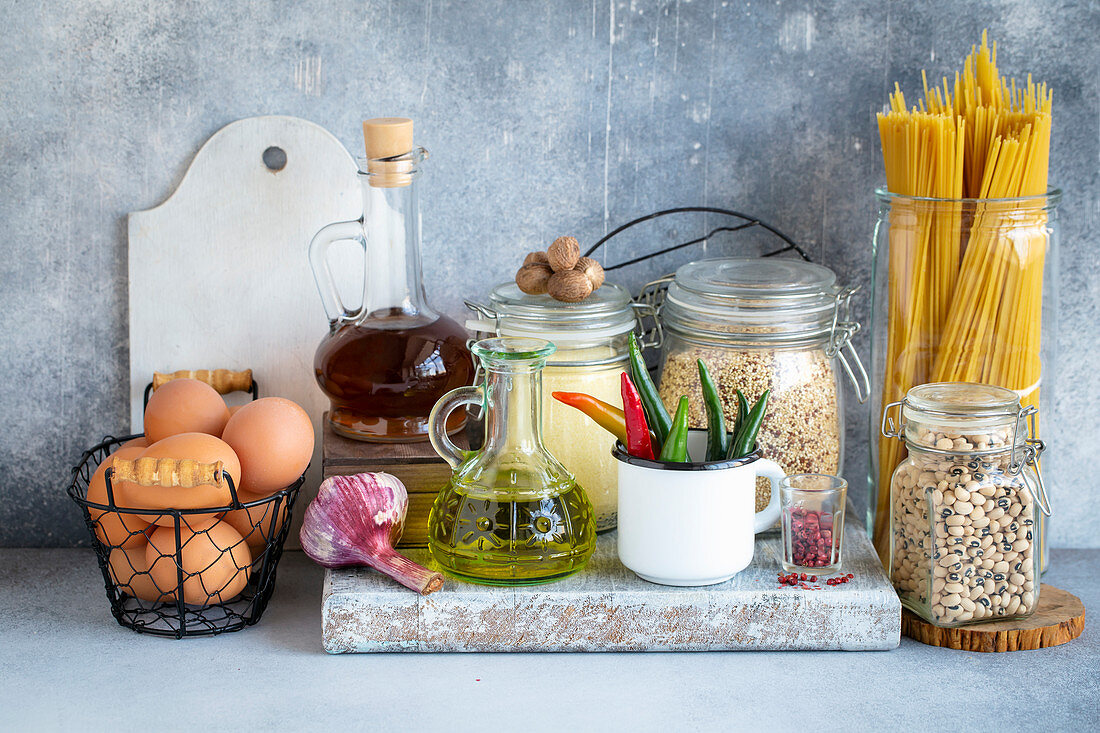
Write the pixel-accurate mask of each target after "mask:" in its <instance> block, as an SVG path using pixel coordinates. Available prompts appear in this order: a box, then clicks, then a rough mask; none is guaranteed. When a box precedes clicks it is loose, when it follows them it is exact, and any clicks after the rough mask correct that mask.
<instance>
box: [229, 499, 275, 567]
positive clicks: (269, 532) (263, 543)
mask: <svg viewBox="0 0 1100 733" xmlns="http://www.w3.org/2000/svg"><path fill="white" fill-rule="evenodd" d="M238 496H239V498H240V500H241V503H242V504H248V503H251V502H253V501H259V500H260V499H263V498H265V497H263V496H261V495H259V494H250V493H248V492H246V491H242V492H241V493H240V494H239V495H238ZM276 505H278V507H279V509H278V511H277V512H276V509H275V507H276ZM272 519H274V520H275V526H274V527H272V526H271V522H272ZM222 520H223V521H224V522H226V523H227V524H229V525H230V526H231V527H233V529H235V530H237V531H238V532H240V533H241V535H242V536H243V537H244V539H245V541H246V542H247V543H248V549H249V550H251V551H252V559H253V560H258V559H259V558H260V556H261V555H262V554H263V552H264V548H265V547H267V541H268V540H269V539H270V538H271V537H272V536H274V535H277V534H279V530H280V529H282V527H283V522H285V521H286V500H285V499H279V500H272V501H269V502H266V503H264V504H261V505H259V506H254V507H246V508H244V509H236V510H234V511H231V512H226V513H225V515H224V516H223V517H222Z"/></svg>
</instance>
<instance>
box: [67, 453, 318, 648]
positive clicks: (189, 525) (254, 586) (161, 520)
mask: <svg viewBox="0 0 1100 733" xmlns="http://www.w3.org/2000/svg"><path fill="white" fill-rule="evenodd" d="M140 437H142V436H141V435H140V434H137V435H127V436H125V437H122V438H114V437H107V438H105V439H104V440H103V441H102V442H100V443H98V444H97V445H95V446H93V447H91V448H89V449H88V450H86V451H85V452H84V454H83V455H82V456H81V458H80V463H79V464H77V466H75V467H74V468H73V477H72V482H71V483H70V484H69V487H68V494H69V496H70V497H71V498H72V499H73V501H75V502H76V503H77V505H78V506H80V508H81V511H82V512H83V515H84V521H85V524H86V525H87V527H88V531H89V532H90V533H91V535H92V545H93V547H94V548H95V551H96V557H97V559H98V560H99V567H100V570H102V572H103V581H104V584H105V586H106V590H107V599H108V600H109V601H110V603H111V613H112V614H113V615H114V617H115V619H117V620H118V623H119V624H121V625H122V626H125V627H127V628H130V629H133V630H134V631H137V632H140V633H143V634H155V635H157V636H170V637H175V638H177V639H180V638H183V637H186V636H212V635H214V634H221V633H224V632H227V631H239V630H240V629H243V628H244V627H246V626H251V625H252V624H255V623H256V622H257V621H259V620H260V617H261V616H262V615H263V612H264V609H265V608H266V607H267V603H268V601H269V600H270V599H271V594H272V592H273V591H274V590H275V573H276V570H277V569H278V565H279V558H280V556H281V555H282V551H283V543H284V542H285V541H286V537H287V534H288V533H289V531H290V523H291V517H292V513H293V508H294V502H295V500H296V499H297V497H298V492H299V489H300V488H301V486H302V482H303V481H304V480H305V476H304V474H303V476H301V477H299V478H298V480H297V481H295V482H294V483H293V484H291V485H290V486H287V487H286V488H284V489H282V490H280V491H276V492H275V493H273V494H271V495H270V496H265V497H264V498H262V499H259V500H257V501H248V502H242V501H241V499H240V496H239V495H238V493H237V489H236V487H235V486H234V485H233V479H232V477H230V475H229V473H228V472H227V471H223V472H222V480H223V481H226V482H227V483H228V488H229V492H230V495H231V497H232V501H231V502H229V503H228V504H226V505H225V506H219V507H204V508H201V509H163V510H154V509H140V508H132V507H128V506H121V505H120V504H119V502H118V500H117V498H116V485H115V484H116V482H115V481H114V477H113V475H112V474H113V473H114V469H113V468H108V469H106V470H104V471H103V472H101V473H100V472H97V471H96V467H97V466H98V465H99V464H101V463H102V462H103V460H104V459H105V458H107V457H108V456H109V455H110V454H111V453H113V452H114V451H115V450H117V449H118V447H120V446H121V445H123V444H124V443H126V442H128V441H130V440H134V439H137V438H140ZM97 474H99V475H98V476H97ZM94 480H95V481H98V480H103V482H104V483H105V485H106V496H107V498H106V500H105V501H91V500H89V499H88V490H89V486H90V485H91V484H92V482H93V481H94ZM231 512H238V513H243V514H244V516H245V517H247V519H248V521H247V525H246V531H245V532H239V531H237V530H236V529H233V528H231V527H230V529H229V531H227V529H226V527H227V525H228V524H229V522H227V521H223V520H222V519H221V517H226V516H232V515H230V513H231ZM212 515H221V517H219V518H214V517H213V516H212ZM238 516H240V515H238ZM196 563H198V564H197V565H196ZM185 568H186V569H185Z"/></svg>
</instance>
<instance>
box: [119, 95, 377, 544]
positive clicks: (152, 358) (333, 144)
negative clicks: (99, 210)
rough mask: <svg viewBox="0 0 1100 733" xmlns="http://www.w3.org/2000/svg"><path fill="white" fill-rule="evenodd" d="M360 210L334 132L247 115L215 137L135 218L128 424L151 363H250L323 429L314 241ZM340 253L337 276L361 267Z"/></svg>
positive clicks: (135, 420) (275, 392) (271, 392)
mask: <svg viewBox="0 0 1100 733" xmlns="http://www.w3.org/2000/svg"><path fill="white" fill-rule="evenodd" d="M269 148H278V149H280V150H282V151H283V152H284V153H285V166H284V167H283V168H282V169H281V170H272V169H271V168H270V167H269V166H268V165H267V164H265V162H264V153H265V151H267V150H268V149H269ZM271 157H276V158H277V157H278V156H277V153H276V154H275V155H274V156H272V155H271V154H269V158H271ZM276 164H277V161H276ZM362 211H363V209H362V199H361V195H360V192H359V183H358V180H357V178H356V165H355V161H354V160H353V159H352V157H351V155H349V154H348V151H347V150H346V149H345V148H344V146H343V145H342V144H341V143H340V142H339V141H338V140H337V139H336V138H335V137H333V135H332V134H331V133H329V132H328V131H327V130H325V129H324V128H322V127H320V126H318V125H315V124H313V123H312V122H308V121H306V120H302V119H298V118H295V117H252V118H248V119H244V120H239V121H237V122H234V123H232V124H230V125H227V126H226V127H223V128H222V129H221V130H219V131H218V132H217V133H215V134H214V136H213V137H211V138H210V139H209V140H207V141H206V143H205V144H204V145H203V146H202V148H201V149H200V150H199V152H198V153H197V154H196V155H195V159H194V161H192V163H191V166H190V167H189V168H188V170H187V173H186V175H185V176H184V178H183V180H182V181H181V182H180V184H179V186H178V187H177V188H176V190H175V192H174V193H172V195H171V196H169V197H168V199H167V200H166V201H165V202H164V203H162V204H161V205H160V206H157V207H156V208H153V209H149V210H147V211H137V212H134V213H131V214H130V218H129V240H130V404H131V410H130V419H131V428H132V429H133V431H134V432H139V431H140V430H141V424H142V394H143V392H144V390H145V385H146V384H147V383H148V382H149V381H150V379H151V378H152V375H153V372H154V371H167V372H171V371H175V370H177V369H215V368H227V369H245V368H251V369H252V371H253V374H254V376H255V378H256V380H257V382H258V383H259V387H260V394H261V396H280V397H287V398H289V399H292V400H294V401H295V402H297V403H298V404H300V405H302V406H303V407H304V408H305V409H306V410H307V411H308V412H309V414H310V417H312V418H313V422H314V427H315V428H316V427H317V426H319V425H320V420H321V414H322V413H323V412H324V410H325V409H327V407H328V404H327V400H326V399H325V398H324V395H323V394H322V393H321V391H320V389H319V388H318V387H317V383H316V382H315V381H314V377H313V352H314V350H315V349H316V348H317V344H318V343H319V342H320V340H321V337H322V336H323V335H324V334H325V332H326V331H327V328H328V321H327V319H326V317H325V313H324V310H323V308H322V307H321V301H320V298H319V297H318V295H317V289H316V286H315V285H314V282H313V275H312V273H311V271H310V267H309V260H308V257H307V249H308V245H309V241H310V239H311V238H312V237H313V235H314V234H315V233H316V232H317V230H318V229H320V228H321V227H322V226H324V225H325V224H328V223H330V222H334V221H339V220H349V219H357V218H359V217H360V216H361V215H362ZM335 254H336V256H337V257H340V258H341V261H339V262H335V261H334V262H333V265H334V267H333V272H334V273H336V272H343V273H353V272H356V271H358V272H361V271H362V264H361V263H362V250H360V251H359V258H358V260H355V259H353V257H354V254H353V253H352V252H351V251H350V250H345V251H344V252H343V253H335ZM356 263H358V264H356ZM345 264H346V266H343V265H345ZM359 281H360V282H361V276H360V279H359ZM352 282H354V278H353V277H352ZM360 287H361V286H360ZM350 301H351V303H352V304H354V303H356V302H357V300H356V298H355V297H351V298H350ZM242 399H243V398H242ZM317 435H318V436H319V435H320V433H319V432H318V433H317ZM320 448H321V441H320V439H319V438H318V440H317V449H316V451H315V453H314V461H313V466H312V468H311V470H310V476H309V477H307V482H306V489H307V490H306V491H305V492H304V494H303V496H302V497H301V500H302V501H303V503H301V504H299V506H298V508H297V510H296V512H295V513H296V514H297V515H299V516H300V515H301V511H302V509H303V508H304V506H305V504H304V501H305V500H308V499H309V498H311V497H312V495H313V493H314V492H315V489H316V486H317V484H318V482H319V476H320V469H321V460H320ZM294 537H295V538H296V537H297V534H296V533H294Z"/></svg>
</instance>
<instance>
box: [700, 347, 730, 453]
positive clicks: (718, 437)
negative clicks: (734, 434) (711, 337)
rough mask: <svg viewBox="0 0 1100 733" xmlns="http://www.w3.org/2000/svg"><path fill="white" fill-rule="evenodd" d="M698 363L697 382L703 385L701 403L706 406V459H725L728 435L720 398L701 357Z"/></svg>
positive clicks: (727, 448)
mask: <svg viewBox="0 0 1100 733" xmlns="http://www.w3.org/2000/svg"><path fill="white" fill-rule="evenodd" d="M696 363H697V364H698V365H699V382H700V383H701V384H702V385H703V404H704V405H705V406H706V408H707V460H708V461H721V460H725V458H726V453H728V452H729V435H728V433H726V417H725V415H724V414H723V411H722V398H721V397H719V396H718V388H717V387H715V386H714V380H713V379H711V378H710V372H709V371H708V370H707V365H706V364H704V363H703V360H702V359H697V360H696Z"/></svg>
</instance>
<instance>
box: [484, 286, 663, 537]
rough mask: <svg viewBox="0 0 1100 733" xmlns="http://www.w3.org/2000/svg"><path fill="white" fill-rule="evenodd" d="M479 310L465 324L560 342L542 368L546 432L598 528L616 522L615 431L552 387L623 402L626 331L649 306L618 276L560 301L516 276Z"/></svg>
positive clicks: (495, 332)
mask: <svg viewBox="0 0 1100 733" xmlns="http://www.w3.org/2000/svg"><path fill="white" fill-rule="evenodd" d="M466 305H467V306H468V307H469V308H470V309H471V310H473V311H474V312H475V313H477V314H478V315H479V318H478V319H477V320H471V321H468V322H467V323H466V327H467V328H468V329H470V330H471V331H474V332H475V333H476V334H477V337H478V338H482V337H484V336H485V335H494V336H528V337H535V338H542V339H546V340H548V341H552V342H553V343H554V345H555V346H557V350H556V351H555V352H554V354H553V355H552V356H551V357H550V358H549V360H548V361H547V363H546V368H545V369H544V370H543V373H542V393H543V401H542V439H543V443H544V444H545V445H546V447H547V449H549V451H550V452H551V453H552V454H553V455H554V457H555V458H557V459H558V460H559V461H561V463H562V465H564V466H565V467H566V468H568V469H569V471H570V472H572V474H573V476H574V478H576V480H577V483H578V484H580V486H581V487H583V488H584V490H585V492H586V493H587V494H588V498H589V500H590V501H591V502H592V505H593V507H594V509H595V511H596V531H597V532H604V531H607V530H611V529H614V528H615V526H616V517H617V514H618V501H619V492H618V486H619V484H618V466H617V464H616V461H615V459H614V458H613V457H612V456H611V448H612V446H613V445H614V443H615V438H614V436H612V435H611V433H609V432H607V431H606V430H604V429H603V428H601V427H600V426H599V425H597V424H596V423H595V422H593V421H592V420H591V419H589V418H588V417H587V416H586V415H584V414H583V413H582V412H580V411H579V410H576V409H574V408H572V407H568V406H566V405H564V404H562V403H560V402H558V401H557V400H555V399H553V398H552V397H551V395H552V394H553V393H554V392H584V393H586V394H590V395H592V396H593V397H596V398H597V399H601V400H603V401H604V402H608V403H610V404H612V405H615V406H621V405H622V397H621V396H620V379H621V377H620V375H621V374H622V373H623V370H624V369H625V368H626V362H627V336H628V334H629V333H630V332H631V331H633V330H635V329H637V328H640V321H639V316H640V315H641V314H643V313H645V312H647V308H646V306H640V305H637V304H635V303H633V302H632V301H631V298H630V293H629V292H628V291H627V290H626V289H625V288H623V287H621V286H619V285H616V284H614V283H610V282H605V283H604V284H603V286H602V287H601V288H600V289H599V290H597V291H596V292H594V293H593V294H592V295H591V296H589V297H588V298H586V299H585V300H583V301H581V302H580V303H562V302H560V301H557V300H554V299H553V298H551V297H550V296H549V295H527V294H525V293H523V292H522V291H521V290H520V289H519V288H518V287H517V286H516V284H515V283H505V284H503V285H498V286H497V287H495V288H493V290H492V291H491V292H490V293H489V303H488V305H478V304H475V303H470V302H467V303H466Z"/></svg>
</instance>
